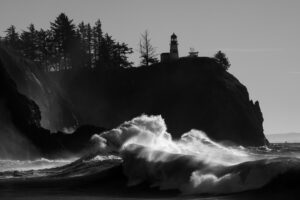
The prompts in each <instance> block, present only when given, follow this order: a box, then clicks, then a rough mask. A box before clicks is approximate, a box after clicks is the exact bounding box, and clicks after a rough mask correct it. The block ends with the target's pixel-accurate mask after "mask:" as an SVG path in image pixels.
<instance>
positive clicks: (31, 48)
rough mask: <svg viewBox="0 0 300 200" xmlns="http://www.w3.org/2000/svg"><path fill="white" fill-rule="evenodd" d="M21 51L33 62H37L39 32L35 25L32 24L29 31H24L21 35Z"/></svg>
mask: <svg viewBox="0 0 300 200" xmlns="http://www.w3.org/2000/svg"><path fill="white" fill-rule="evenodd" d="M20 39H21V42H20V44H21V50H22V53H23V55H25V56H26V57H27V58H29V59H31V60H35V59H36V57H37V55H36V47H37V31H36V30H35V27H34V25H33V24H30V25H29V27H28V31H23V32H22V33H21V35H20Z"/></svg>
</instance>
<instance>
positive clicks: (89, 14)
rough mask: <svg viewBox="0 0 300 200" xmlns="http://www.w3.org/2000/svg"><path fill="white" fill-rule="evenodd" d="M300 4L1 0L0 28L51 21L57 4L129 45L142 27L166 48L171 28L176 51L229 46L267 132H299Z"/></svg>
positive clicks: (271, 0)
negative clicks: (177, 42) (175, 35)
mask: <svg viewBox="0 0 300 200" xmlns="http://www.w3.org/2000/svg"><path fill="white" fill-rule="evenodd" d="M299 10H300V1H297V0H256V1H255V0H248V1H243V0H160V1H158V0H147V1H146V0H102V1H101V0H0V34H1V35H3V31H4V30H5V29H6V28H7V27H8V26H9V25H11V24H14V25H15V26H16V27H17V28H18V30H22V29H26V27H27V26H28V25H29V23H34V24H35V25H36V27H37V28H49V22H50V21H54V19H55V17H56V16H57V15H58V14H59V13H61V12H65V13H66V14H67V15H68V16H69V17H70V18H71V19H74V22H75V23H76V24H78V23H79V22H80V21H82V20H83V21H85V22H90V23H94V22H95V21H96V20H97V19H98V18H99V19H100V20H101V21H102V25H103V31H104V32H108V33H109V34H111V35H112V36H113V37H114V38H115V39H116V40H118V41H124V42H126V43H128V44H129V46H130V47H132V48H134V49H137V44H138V42H139V37H140V33H142V32H143V31H144V30H145V29H148V30H149V31H150V36H151V37H152V44H153V45H154V46H155V47H157V51H158V53H161V52H164V51H168V50H169V39H170V38H169V37H170V35H171V34H172V33H173V32H175V33H176V34H177V36H178V41H179V54H180V56H185V55H187V54H188V51H189V49H190V47H193V48H195V50H196V51H199V55H200V56H212V55H213V54H214V53H215V52H216V51H217V50H219V49H221V50H223V51H224V52H225V53H227V55H228V57H229V59H230V61H231V63H232V66H231V68H230V69H229V72H231V73H232V74H234V75H235V76H236V77H237V78H238V79H239V80H240V81H241V82H242V83H243V84H245V85H246V86H247V88H248V90H249V93H250V97H251V98H252V99H253V100H259V102H260V104H261V109H262V112H263V114H264V118H265V122H264V127H265V133H266V134H272V133H281V132H300V106H299V103H300V94H299V92H300V65H299V60H300V56H299V53H300V49H299V48H300V39H299V36H300V23H299V20H300V12H299ZM132 59H133V60H134V61H137V59H138V54H135V55H133V56H132ZM191 128H192V127H191Z"/></svg>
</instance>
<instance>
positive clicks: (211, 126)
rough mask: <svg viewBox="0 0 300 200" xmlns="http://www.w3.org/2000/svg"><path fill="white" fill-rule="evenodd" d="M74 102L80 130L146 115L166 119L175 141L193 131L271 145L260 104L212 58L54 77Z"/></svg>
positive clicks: (247, 142) (221, 137)
mask: <svg viewBox="0 0 300 200" xmlns="http://www.w3.org/2000/svg"><path fill="white" fill-rule="evenodd" d="M50 79H52V80H55V81H56V82H58V83H60V88H61V89H62V90H64V94H65V95H66V96H67V98H68V100H69V101H70V102H72V106H73V112H74V114H75V115H76V116H77V118H78V121H79V124H94V125H98V126H99V125H100V126H104V127H106V128H113V127H115V126H117V125H119V124H120V123H122V122H123V121H125V120H130V119H131V118H133V117H136V116H138V115H141V114H142V113H145V114H153V115H158V114H159V115H162V117H163V118H164V119H165V121H166V123H167V126H168V131H169V132H170V133H172V134H173V136H174V137H179V136H180V135H181V134H182V133H184V132H187V131H189V130H190V129H199V130H203V131H204V132H206V133H207V134H208V136H209V137H211V138H212V139H214V140H217V141H223V142H233V143H235V144H239V145H246V146H249V145H250V146H259V145H265V144H267V143H268V141H267V140H266V138H265V136H264V133H263V116H262V112H261V110H260V106H259V103H258V102H254V103H253V101H252V100H250V99H249V94H248V91H247V88H246V87H245V86H244V85H243V84H241V83H240V82H239V81H238V79H236V78H235V77H234V76H233V75H231V74H230V73H228V72H227V71H224V70H223V69H222V66H220V64H219V63H218V62H216V60H215V59H213V58H205V57H202V58H200V57H199V58H181V59H179V60H178V61H175V62H172V63H159V64H156V65H152V66H150V67H139V68H130V69H120V68H119V69H92V70H91V69H78V70H73V71H68V72H54V73H50Z"/></svg>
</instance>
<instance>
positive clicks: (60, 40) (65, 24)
mask: <svg viewBox="0 0 300 200" xmlns="http://www.w3.org/2000/svg"><path fill="white" fill-rule="evenodd" d="M51 30H52V31H53V34H54V38H53V39H54V43H55V46H56V51H57V53H58V54H59V55H60V58H61V59H62V61H63V63H60V65H59V66H60V70H61V69H68V68H69V66H70V52H71V48H72V45H73V42H74V40H75V25H74V24H73V20H69V18H68V17H67V16H66V15H65V14H64V13H61V14H60V15H59V16H58V17H57V18H56V19H55V21H54V22H53V23H52V22H51Z"/></svg>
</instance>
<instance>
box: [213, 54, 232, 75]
mask: <svg viewBox="0 0 300 200" xmlns="http://www.w3.org/2000/svg"><path fill="white" fill-rule="evenodd" d="M214 58H215V59H217V61H218V62H219V63H220V64H221V65H222V66H223V68H224V69H225V70H226V71H227V70H228V69H229V67H230V65H231V64H230V62H229V60H228V58H227V56H226V54H225V53H223V52H222V51H218V52H217V53H216V54H215V56H214Z"/></svg>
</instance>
